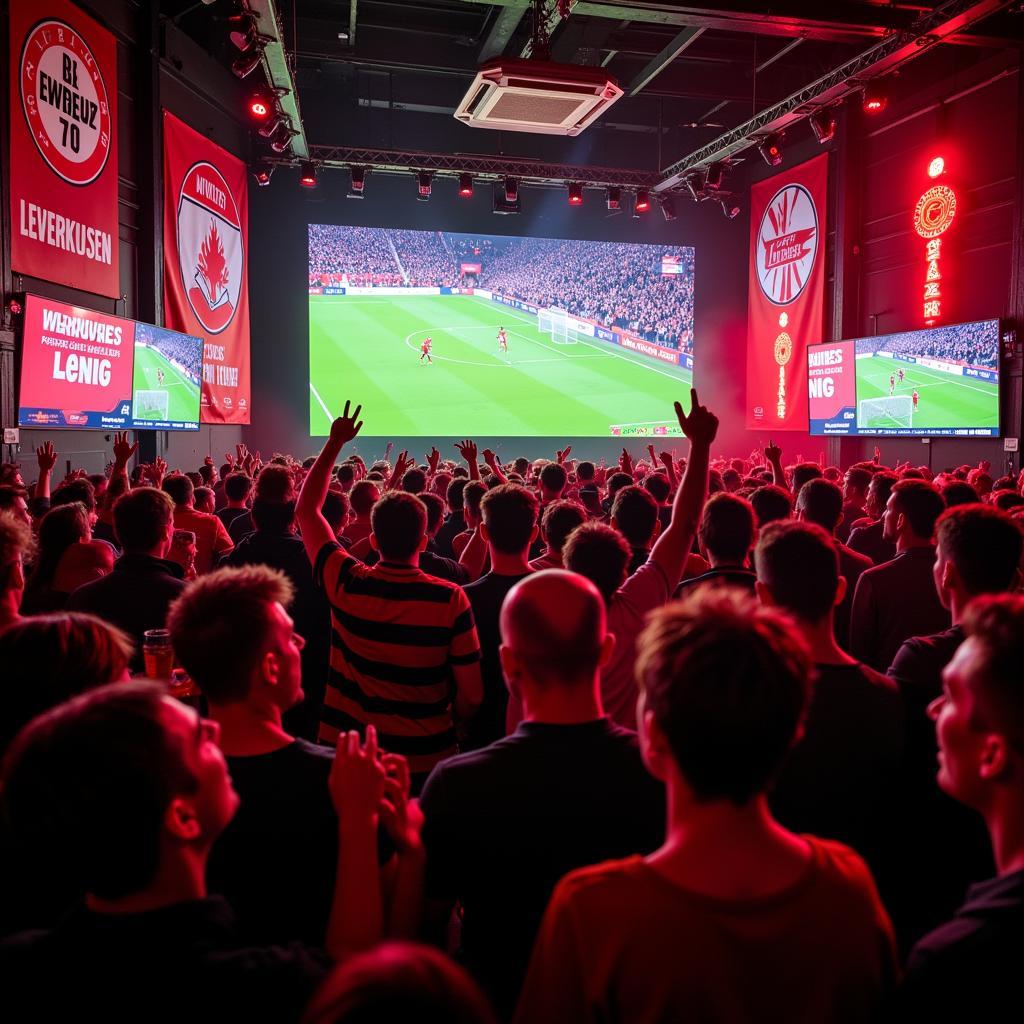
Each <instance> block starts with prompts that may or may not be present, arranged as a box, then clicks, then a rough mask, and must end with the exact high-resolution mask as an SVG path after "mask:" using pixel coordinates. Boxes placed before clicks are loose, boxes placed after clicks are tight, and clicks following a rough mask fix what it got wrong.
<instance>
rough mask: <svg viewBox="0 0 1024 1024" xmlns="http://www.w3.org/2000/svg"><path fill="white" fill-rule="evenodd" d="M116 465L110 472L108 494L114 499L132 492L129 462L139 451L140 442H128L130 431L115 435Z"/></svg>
mask: <svg viewBox="0 0 1024 1024" xmlns="http://www.w3.org/2000/svg"><path fill="white" fill-rule="evenodd" d="M113 450H114V465H113V468H112V469H111V470H110V485H109V487H108V492H107V493H108V494H110V495H111V497H112V498H114V497H118V496H120V495H122V494H124V492H125V491H128V490H131V483H130V482H129V480H128V461H129V459H131V457H132V456H133V455H134V454H135V453H136V452H137V451H138V450H139V442H138V441H136V442H135V443H134V444H132V442H131V441H129V440H128V431H127V430H125V431H122V432H121V433H120V434H114V446H113Z"/></svg>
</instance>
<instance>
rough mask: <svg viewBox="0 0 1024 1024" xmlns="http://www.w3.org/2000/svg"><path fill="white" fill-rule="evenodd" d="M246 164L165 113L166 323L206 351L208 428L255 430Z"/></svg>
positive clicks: (204, 416)
mask: <svg viewBox="0 0 1024 1024" xmlns="http://www.w3.org/2000/svg"><path fill="white" fill-rule="evenodd" d="M248 219H249V207H248V191H247V181H246V169H245V164H244V163H243V162H242V161H241V160H239V159H237V158H236V157H234V156H232V155H231V154H230V153H227V152H225V151H224V150H223V149H221V148H220V146H218V145H215V144H214V143H213V142H211V141H210V140H209V139H207V138H204V137H203V136H202V135H200V134H199V133H198V132H196V131H193V130H192V129H191V128H189V127H188V125H186V124H184V123H183V122H182V121H179V120H178V119H177V118H176V117H175V116H174V115H173V114H170V113H168V112H167V111H166V110H165V111H164V321H165V323H166V324H167V326H168V327H172V328H174V329H175V330H178V331H184V332H185V333H186V334H195V335H199V336H200V337H202V338H203V339H204V341H205V345H204V346H203V396H202V422H203V423H248V422H249V414H250V403H251V395H250V387H249V275H248V263H249V260H248V232H249V223H248Z"/></svg>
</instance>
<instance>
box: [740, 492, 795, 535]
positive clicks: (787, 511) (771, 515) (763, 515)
mask: <svg viewBox="0 0 1024 1024" xmlns="http://www.w3.org/2000/svg"><path fill="white" fill-rule="evenodd" d="M750 505H751V507H752V508H753V510H754V518H755V519H756V520H757V525H758V526H767V525H768V524H769V523H774V522H777V521H778V520H780V519H789V517H790V516H792V514H793V497H792V495H791V494H790V493H789V491H787V490H786V489H785V488H784V487H778V486H776V485H775V484H764V485H763V486H761V487H758V488H757V490H755V491H754V493H753V494H751V496H750Z"/></svg>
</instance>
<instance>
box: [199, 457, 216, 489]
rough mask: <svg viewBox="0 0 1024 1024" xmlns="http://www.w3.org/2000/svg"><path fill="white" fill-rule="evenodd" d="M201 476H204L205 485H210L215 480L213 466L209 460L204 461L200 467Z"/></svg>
mask: <svg viewBox="0 0 1024 1024" xmlns="http://www.w3.org/2000/svg"><path fill="white" fill-rule="evenodd" d="M199 476H200V477H201V478H202V481H203V486H204V487H209V486H210V485H211V482H212V480H213V466H212V465H210V463H208V462H204V463H203V464H202V465H201V466H200V467H199Z"/></svg>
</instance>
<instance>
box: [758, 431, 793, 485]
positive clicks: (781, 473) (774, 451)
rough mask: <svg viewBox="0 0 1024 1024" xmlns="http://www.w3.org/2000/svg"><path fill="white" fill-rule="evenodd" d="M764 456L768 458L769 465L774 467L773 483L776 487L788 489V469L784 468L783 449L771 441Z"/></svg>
mask: <svg viewBox="0 0 1024 1024" xmlns="http://www.w3.org/2000/svg"><path fill="white" fill-rule="evenodd" d="M764 457H765V458H766V459H767V460H768V465H769V466H771V467H772V483H773V484H775V486H776V487H781V488H782V489H783V490H784V491H788V490H789V485H788V484H787V483H786V471H785V470H784V469H783V468H782V449H781V448H780V447H779V446H778V445H777V444H776V443H775V442H774V441H769V442H768V444H767V446H766V447H765V450H764Z"/></svg>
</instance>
